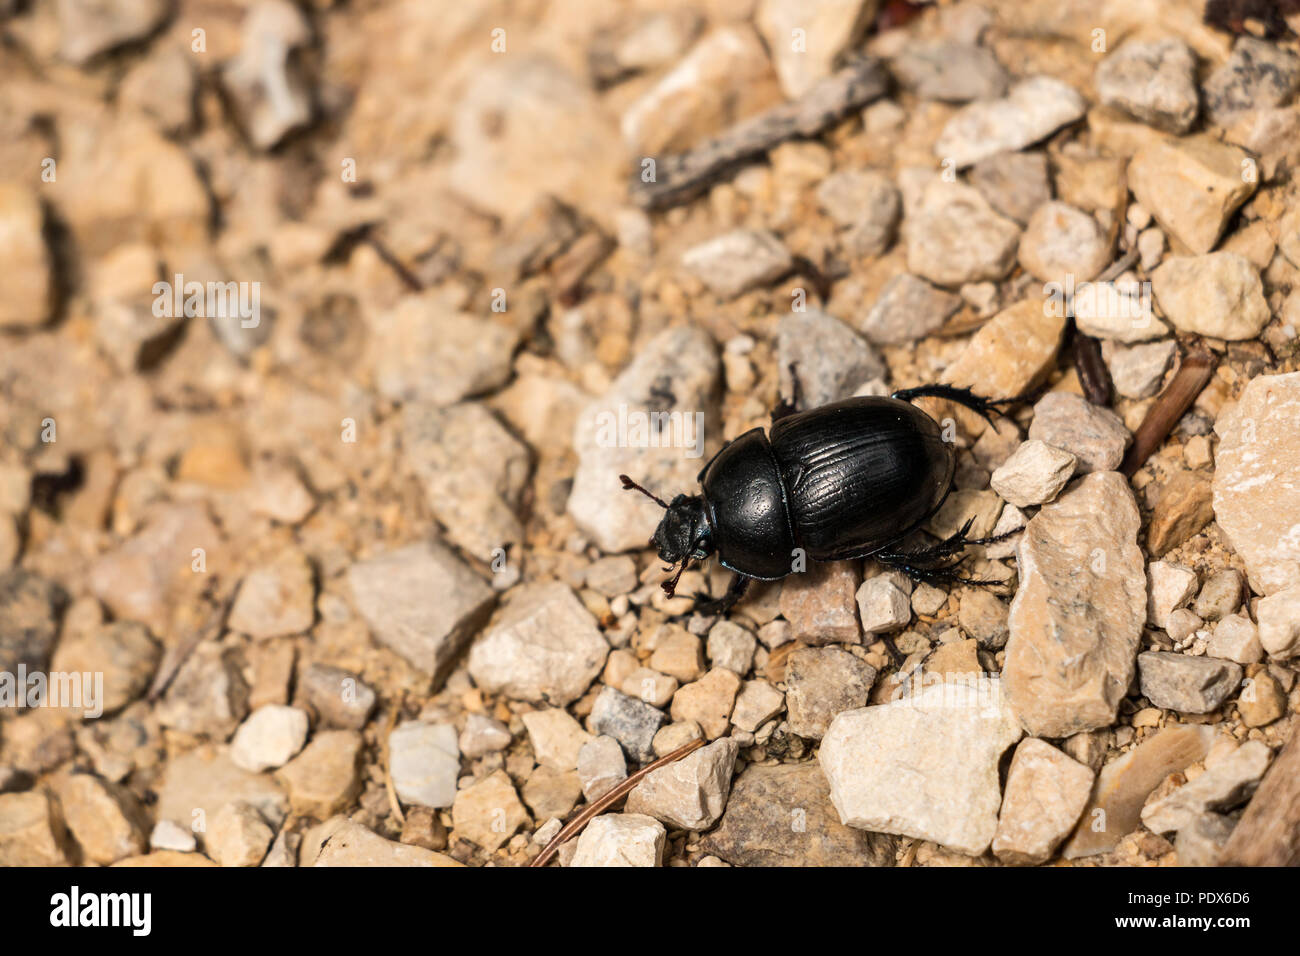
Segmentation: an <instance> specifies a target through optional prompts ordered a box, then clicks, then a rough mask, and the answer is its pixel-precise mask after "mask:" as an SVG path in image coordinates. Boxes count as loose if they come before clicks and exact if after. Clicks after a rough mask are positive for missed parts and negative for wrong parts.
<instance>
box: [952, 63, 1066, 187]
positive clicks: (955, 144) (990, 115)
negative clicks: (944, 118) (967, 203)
mask: <svg viewBox="0 0 1300 956" xmlns="http://www.w3.org/2000/svg"><path fill="white" fill-rule="evenodd" d="M1086 110H1087V104H1086V103H1085V102H1084V99H1083V97H1081V96H1080V95H1079V94H1078V92H1077V91H1076V90H1075V89H1074V87H1072V86H1070V85H1069V84H1068V83H1064V82H1062V81H1061V80H1058V79H1055V78H1054V77H1050V76H1032V77H1029V78H1028V79H1024V80H1021V81H1019V82H1018V83H1016V84H1015V85H1014V86H1012V87H1011V89H1010V91H1009V92H1008V93H1007V95H1006V96H1005V97H1003V98H1001V99H996V100H984V101H978V102H975V103H970V104H968V105H967V106H964V107H962V108H961V109H960V110H958V111H957V113H956V114H955V115H954V116H953V117H952V119H950V120H949V121H948V123H947V125H946V126H944V128H943V132H942V133H940V134H939V139H938V140H937V141H936V142H935V144H934V155H935V156H937V157H938V158H939V159H940V160H941V161H942V160H945V159H950V160H952V161H953V162H954V163H956V164H957V166H958V167H964V166H969V165H971V164H972V163H976V162H978V161H979V160H981V159H983V158H984V157H986V156H992V155H993V154H994V153H1000V152H1004V151H1008V150H1009V151H1013V152H1014V151H1016V150H1021V149H1024V148H1025V147H1026V146H1029V145H1031V144H1033V143H1036V142H1038V141H1039V140H1041V139H1044V138H1046V137H1048V136H1050V135H1051V134H1052V133H1054V132H1056V131H1057V130H1058V129H1060V128H1061V127H1062V126H1065V125H1067V124H1069V123H1073V122H1074V121H1075V120H1078V119H1081V118H1082V117H1083V115H1084V113H1085V112H1086Z"/></svg>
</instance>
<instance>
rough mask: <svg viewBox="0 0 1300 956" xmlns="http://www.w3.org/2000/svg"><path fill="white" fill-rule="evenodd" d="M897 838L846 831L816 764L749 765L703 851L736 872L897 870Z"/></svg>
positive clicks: (880, 834) (739, 778)
mask: <svg viewBox="0 0 1300 956" xmlns="http://www.w3.org/2000/svg"><path fill="white" fill-rule="evenodd" d="M897 845H898V840H897V838H896V837H893V836H890V835H888V834H884V833H871V832H868V831H866V830H859V829H855V828H853V827H847V826H845V825H844V824H842V823H841V822H840V818H839V814H838V813H837V812H836V810H835V807H834V805H832V803H831V801H830V792H829V788H828V786H827V783H826V777H825V776H824V775H823V773H822V771H821V768H820V767H818V766H817V764H816V763H814V762H812V761H805V762H802V763H786V764H775V765H768V766H763V765H751V766H748V767H746V768H745V770H744V771H743V772H742V773H741V774H740V776H738V777H737V778H736V780H735V782H734V783H733V784H732V786H731V796H730V798H729V799H728V800H727V812H726V813H724V814H723V816H722V821H721V823H720V824H719V825H718V827H717V828H716V829H714V830H712V831H711V832H710V833H708V834H706V835H705V836H704V838H703V840H701V842H700V846H701V848H702V849H703V850H704V851H706V852H708V853H712V854H716V855H717V856H718V857H720V858H722V859H723V860H726V861H727V862H728V863H731V864H733V865H735V866H763V867H770V866H808V867H812V866H853V867H860V866H893V865H894V853H895V848H896V847H897Z"/></svg>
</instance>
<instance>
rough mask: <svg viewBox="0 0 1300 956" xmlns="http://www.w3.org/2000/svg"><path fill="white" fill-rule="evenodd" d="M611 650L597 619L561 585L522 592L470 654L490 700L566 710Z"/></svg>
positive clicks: (471, 669)
mask: <svg viewBox="0 0 1300 956" xmlns="http://www.w3.org/2000/svg"><path fill="white" fill-rule="evenodd" d="M608 653H609V644H607V643H606V641H605V639H604V638H603V637H602V636H601V634H600V631H599V630H598V629H597V627H596V619H595V618H593V617H592V616H591V612H590V611H588V610H587V609H586V608H585V607H583V606H582V602H581V601H579V600H578V598H577V596H576V595H575V594H574V593H573V591H572V590H571V589H570V588H569V587H568V586H566V585H564V584H562V583H560V582H558V581H548V582H544V583H537V584H526V585H524V586H523V587H521V588H519V589H517V590H516V591H515V592H514V594H513V596H512V598H511V600H510V602H509V603H508V604H507V605H506V607H505V610H504V611H503V612H502V613H501V615H500V616H499V617H498V619H497V620H496V622H495V623H494V624H493V625H492V627H491V628H489V629H488V630H487V631H486V632H485V633H484V634H483V635H482V636H481V637H479V638H478V639H477V640H476V641H475V642H474V644H473V646H472V647H471V648H470V651H469V660H468V667H469V674H470V676H471V677H472V678H473V679H474V683H475V684H477V685H478V686H479V687H480V688H482V689H483V690H484V691H486V692H488V693H490V694H505V695H506V696H507V697H510V698H513V699H515V700H527V701H532V702H534V703H550V704H552V705H555V706H567V705H569V704H571V703H573V701H575V700H577V699H578V698H579V697H581V696H582V695H583V693H584V692H585V691H586V690H587V687H588V686H590V684H591V682H592V681H593V680H595V678H596V675H598V674H599V673H600V672H601V669H602V668H603V667H604V666H605V657H606V655H608Z"/></svg>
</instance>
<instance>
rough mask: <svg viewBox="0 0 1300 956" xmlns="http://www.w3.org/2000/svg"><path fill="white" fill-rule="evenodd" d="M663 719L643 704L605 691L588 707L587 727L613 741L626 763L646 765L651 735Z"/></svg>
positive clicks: (611, 690)
mask: <svg viewBox="0 0 1300 956" xmlns="http://www.w3.org/2000/svg"><path fill="white" fill-rule="evenodd" d="M679 693H680V692H679ZM666 719H667V718H666V717H665V716H664V713H663V711H661V710H658V709H656V708H654V707H652V706H650V705H649V704H647V703H646V702H645V701H642V700H639V699H637V698H636V697H629V696H628V695H627V694H624V693H622V692H621V691H618V690H615V689H614V688H613V687H606V688H605V689H604V690H602V691H601V692H600V694H599V695H597V697H596V700H595V702H594V703H593V704H592V708H591V718H590V719H589V720H588V722H587V726H588V729H589V730H590V731H591V733H592V734H594V735H596V736H608V737H613V738H614V739H615V740H617V741H618V742H619V744H621V745H622V747H623V752H624V753H626V754H627V755H628V758H629V759H631V760H634V761H636V762H637V763H648V762H649V761H651V760H653V759H654V737H655V732H656V731H657V730H658V729H659V728H660V726H661V725H662V724H663V722H664V721H665V720H666Z"/></svg>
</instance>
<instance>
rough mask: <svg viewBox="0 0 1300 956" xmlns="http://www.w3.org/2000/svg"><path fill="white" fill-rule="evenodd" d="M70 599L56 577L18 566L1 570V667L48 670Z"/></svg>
mask: <svg viewBox="0 0 1300 956" xmlns="http://www.w3.org/2000/svg"><path fill="white" fill-rule="evenodd" d="M67 603H68V596H67V594H66V592H65V591H64V590H63V588H61V587H60V586H59V585H58V584H56V583H54V582H53V581H49V580H46V579H45V578H43V577H40V576H39V575H36V574H33V573H31V572H30V571H25V570H22V569H21V568H14V569H12V570H9V571H6V572H4V573H3V574H0V671H7V672H9V673H16V672H17V670H18V668H19V666H20V665H21V666H24V667H26V669H27V670H28V671H33V672H34V671H44V670H45V669H46V667H47V665H48V664H49V659H50V651H51V650H52V649H53V647H54V641H55V638H56V636H57V634H58V626H59V615H60V614H61V613H62V611H63V608H64V607H65V606H66V605H67Z"/></svg>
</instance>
